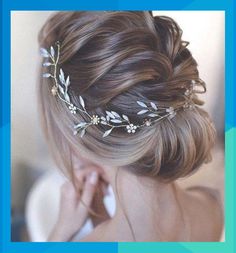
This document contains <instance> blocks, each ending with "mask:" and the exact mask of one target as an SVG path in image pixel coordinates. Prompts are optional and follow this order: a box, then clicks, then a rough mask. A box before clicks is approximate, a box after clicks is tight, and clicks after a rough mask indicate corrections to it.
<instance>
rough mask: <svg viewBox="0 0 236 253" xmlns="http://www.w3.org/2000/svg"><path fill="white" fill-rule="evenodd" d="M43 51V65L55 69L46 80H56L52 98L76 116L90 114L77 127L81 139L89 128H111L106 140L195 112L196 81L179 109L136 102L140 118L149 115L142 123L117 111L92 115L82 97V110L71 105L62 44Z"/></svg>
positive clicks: (45, 74) (106, 134) (106, 132)
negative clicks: (61, 64) (121, 131)
mask: <svg viewBox="0 0 236 253" xmlns="http://www.w3.org/2000/svg"><path fill="white" fill-rule="evenodd" d="M40 52H41V55H42V57H44V58H45V59H46V61H45V62H44V63H43V66H44V67H50V68H51V69H50V71H49V72H46V73H44V74H43V77H45V78H52V79H53V86H52V89H51V92H52V95H53V96H57V97H58V98H59V99H60V100H61V101H63V102H64V103H65V104H66V105H67V107H68V109H69V110H70V112H71V113H72V114H77V113H78V112H80V113H83V114H86V115H87V116H88V118H89V120H88V121H82V122H78V123H76V124H75V125H74V132H73V133H74V135H76V134H78V133H80V137H83V136H84V134H85V132H86V129H87V127H89V126H92V125H99V124H102V125H105V126H107V127H108V130H106V131H105V132H104V134H103V137H106V136H108V135H109V134H110V133H111V132H112V130H113V129H114V128H124V129H125V130H126V132H127V133H129V134H134V133H135V132H136V130H137V129H138V128H141V127H143V126H147V127H149V126H151V125H152V124H153V123H155V122H158V121H161V120H163V119H165V118H168V119H169V120H171V119H172V118H173V117H174V116H175V115H176V112H177V111H178V110H179V109H181V108H182V109H184V110H185V109H192V108H193V106H194V103H193V101H192V94H193V87H194V84H195V81H194V80H192V82H191V88H190V89H186V91H185V93H184V97H185V98H186V101H185V102H184V103H183V104H181V105H179V106H177V107H175V108H174V107H169V106H159V105H157V104H155V103H153V102H150V103H149V104H147V103H144V102H141V101H136V102H137V104H138V105H139V106H140V111H138V112H137V115H146V118H145V119H144V121H143V122H142V124H135V123H132V122H131V121H130V119H129V118H128V116H127V115H125V114H122V115H120V114H119V113H117V112H115V111H105V114H104V115H91V114H90V113H89V112H88V111H87V110H86V106H85V101H84V99H83V98H82V96H79V104H80V106H79V107H78V106H76V105H75V104H73V103H72V102H71V98H70V95H69V93H68V89H69V86H70V77H69V76H67V77H66V76H65V74H64V71H63V70H62V69H61V68H60V69H58V62H59V56H60V43H59V42H56V50H55V49H54V47H53V46H51V47H50V48H49V49H48V50H47V49H45V48H40Z"/></svg>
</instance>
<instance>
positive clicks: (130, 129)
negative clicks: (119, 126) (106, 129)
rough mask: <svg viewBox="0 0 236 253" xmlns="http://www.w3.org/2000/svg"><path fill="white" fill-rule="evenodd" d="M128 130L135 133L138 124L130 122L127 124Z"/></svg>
mask: <svg viewBox="0 0 236 253" xmlns="http://www.w3.org/2000/svg"><path fill="white" fill-rule="evenodd" d="M126 129H127V132H128V133H129V134H130V133H135V130H136V129H137V126H135V125H134V124H132V123H131V124H129V125H128V126H126Z"/></svg>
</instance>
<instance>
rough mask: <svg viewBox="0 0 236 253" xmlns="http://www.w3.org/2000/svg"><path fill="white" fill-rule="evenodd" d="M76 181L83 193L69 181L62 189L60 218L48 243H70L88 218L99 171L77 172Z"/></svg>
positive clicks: (85, 169)
mask: <svg viewBox="0 0 236 253" xmlns="http://www.w3.org/2000/svg"><path fill="white" fill-rule="evenodd" d="M75 181H76V182H75V183H76V184H77V186H78V187H79V188H80V189H81V191H77V190H76V188H75V187H74V185H73V184H72V183H71V182H69V181H68V182H66V183H64V184H63V185H62V187H61V198H60V211H59V216H58V219H57V222H56V225H55V226H54V229H53V231H52V233H51V234H50V236H49V238H48V241H70V240H71V239H72V238H73V236H74V235H75V233H76V232H78V231H79V230H80V229H81V227H82V226H83V225H84V223H85V221H86V220H87V218H88V210H87V207H91V205H92V202H93V198H94V195H95V193H96V190H97V187H98V181H99V174H98V171H97V170H94V169H93V168H91V167H90V168H89V169H87V168H84V169H81V170H76V172H75ZM81 200H82V201H81ZM82 202H83V203H84V204H85V205H86V206H87V207H86V206H85V205H84V204H83V203H82ZM45 208H46V207H45Z"/></svg>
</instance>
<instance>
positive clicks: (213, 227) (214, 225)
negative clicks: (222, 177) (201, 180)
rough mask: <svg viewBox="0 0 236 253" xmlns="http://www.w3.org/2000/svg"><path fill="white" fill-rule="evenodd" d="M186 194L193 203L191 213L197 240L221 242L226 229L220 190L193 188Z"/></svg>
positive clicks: (201, 187)
mask: <svg viewBox="0 0 236 253" xmlns="http://www.w3.org/2000/svg"><path fill="white" fill-rule="evenodd" d="M186 192H187V193H188V195H189V197H190V199H191V202H192V203H191V204H192V205H191V208H190V213H191V215H192V217H193V219H192V220H193V224H194V227H195V231H196V237H197V240H199V241H219V240H220V238H221V234H222V231H223V227H224V208H223V203H222V200H221V194H220V192H219V190H218V189H214V188H211V187H207V186H191V187H188V188H186ZM198 235H200V236H198Z"/></svg>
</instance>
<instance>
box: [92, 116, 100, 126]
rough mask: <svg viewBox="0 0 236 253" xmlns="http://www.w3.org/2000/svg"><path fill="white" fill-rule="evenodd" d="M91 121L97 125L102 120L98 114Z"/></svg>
mask: <svg viewBox="0 0 236 253" xmlns="http://www.w3.org/2000/svg"><path fill="white" fill-rule="evenodd" d="M91 122H92V124H93V125H97V124H98V123H99V122H100V118H99V117H98V116H97V115H93V116H92V119H91Z"/></svg>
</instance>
